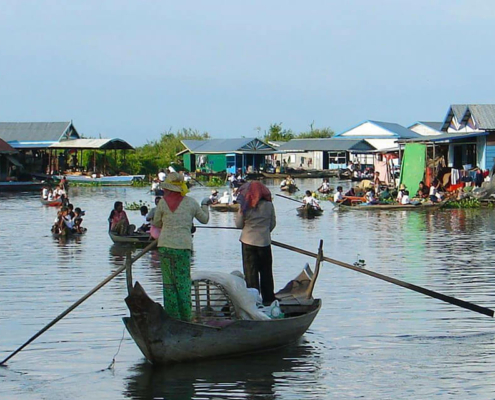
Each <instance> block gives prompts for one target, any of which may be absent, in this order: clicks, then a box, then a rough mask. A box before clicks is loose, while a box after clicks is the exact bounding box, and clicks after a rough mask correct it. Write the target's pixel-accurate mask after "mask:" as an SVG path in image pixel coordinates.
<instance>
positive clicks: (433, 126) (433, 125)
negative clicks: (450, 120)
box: [418, 121, 443, 132]
mask: <svg viewBox="0 0 495 400" xmlns="http://www.w3.org/2000/svg"><path fill="white" fill-rule="evenodd" d="M418 124H422V125H426V126H428V127H430V128H431V129H435V130H436V131H439V132H440V131H441V130H442V125H443V122H430V121H428V122H426V121H418Z"/></svg>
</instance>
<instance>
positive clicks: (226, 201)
mask: <svg viewBox="0 0 495 400" xmlns="http://www.w3.org/2000/svg"><path fill="white" fill-rule="evenodd" d="M218 202H219V203H220V204H230V194H229V192H223V196H222V197H220V198H219V199H218Z"/></svg>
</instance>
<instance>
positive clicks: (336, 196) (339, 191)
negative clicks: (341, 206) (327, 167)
mask: <svg viewBox="0 0 495 400" xmlns="http://www.w3.org/2000/svg"><path fill="white" fill-rule="evenodd" d="M343 190H344V189H343V188H342V186H337V192H335V194H334V195H333V202H334V203H340V202H342V200H344V196H343V195H342V192H343Z"/></svg>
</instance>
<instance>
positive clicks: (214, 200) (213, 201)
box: [210, 189, 218, 204]
mask: <svg viewBox="0 0 495 400" xmlns="http://www.w3.org/2000/svg"><path fill="white" fill-rule="evenodd" d="M217 203H218V190H216V189H213V190H212V191H211V195H210V204H217Z"/></svg>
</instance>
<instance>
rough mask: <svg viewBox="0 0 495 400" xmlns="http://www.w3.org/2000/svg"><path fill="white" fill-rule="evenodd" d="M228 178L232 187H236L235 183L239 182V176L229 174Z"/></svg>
mask: <svg viewBox="0 0 495 400" xmlns="http://www.w3.org/2000/svg"><path fill="white" fill-rule="evenodd" d="M227 180H228V181H229V185H230V187H231V188H234V187H235V184H236V182H237V178H236V177H235V175H234V174H229V177H228V178H227Z"/></svg>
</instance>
